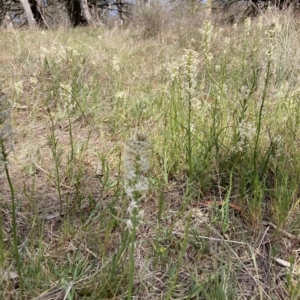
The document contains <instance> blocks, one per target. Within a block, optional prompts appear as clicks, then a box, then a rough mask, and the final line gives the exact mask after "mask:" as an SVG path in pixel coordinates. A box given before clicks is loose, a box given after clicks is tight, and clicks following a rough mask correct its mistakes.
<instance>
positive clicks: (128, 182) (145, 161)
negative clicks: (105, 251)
mask: <svg viewBox="0 0 300 300" xmlns="http://www.w3.org/2000/svg"><path fill="white" fill-rule="evenodd" d="M149 154H150V143H149V142H148V140H147V137H146V136H145V135H142V134H137V135H136V137H135V138H133V139H132V140H129V141H128V142H127V143H126V153H125V157H124V181H125V182H124V183H125V192H126V194H127V196H128V197H129V198H130V201H131V202H130V204H129V207H128V209H127V211H128V213H129V216H130V218H131V219H132V217H133V216H134V215H136V217H137V218H138V219H140V218H142V216H143V212H142V211H138V205H139V202H140V201H141V200H142V199H143V198H144V197H145V196H146V193H147V191H148V189H149V182H148V179H147V178H146V176H145V175H146V173H147V171H148V170H149V167H150V165H149ZM126 226H127V228H128V229H129V230H131V229H132V221H131V220H127V221H126Z"/></svg>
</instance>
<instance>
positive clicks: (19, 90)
mask: <svg viewBox="0 0 300 300" xmlns="http://www.w3.org/2000/svg"><path fill="white" fill-rule="evenodd" d="M14 90H15V92H16V94H17V95H18V96H21V95H22V94H23V92H24V91H23V81H22V80H20V81H17V82H15V84H14Z"/></svg>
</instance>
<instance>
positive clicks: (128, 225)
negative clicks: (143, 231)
mask: <svg viewBox="0 0 300 300" xmlns="http://www.w3.org/2000/svg"><path fill="white" fill-rule="evenodd" d="M125 223H126V229H128V230H129V231H130V232H131V231H132V229H133V224H132V221H131V220H126V221H125Z"/></svg>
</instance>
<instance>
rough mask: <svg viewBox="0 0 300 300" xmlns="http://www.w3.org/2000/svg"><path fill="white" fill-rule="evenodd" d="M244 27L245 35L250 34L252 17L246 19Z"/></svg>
mask: <svg viewBox="0 0 300 300" xmlns="http://www.w3.org/2000/svg"><path fill="white" fill-rule="evenodd" d="M244 28H245V36H248V35H249V34H250V29H251V18H246V19H245V21H244Z"/></svg>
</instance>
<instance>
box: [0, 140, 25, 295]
mask: <svg viewBox="0 0 300 300" xmlns="http://www.w3.org/2000/svg"><path fill="white" fill-rule="evenodd" d="M0 146H1V153H2V155H3V161H4V169H5V175H6V179H7V182H8V185H9V189H10V196H11V209H12V233H13V251H14V255H15V260H16V264H17V272H18V276H19V285H20V293H21V299H24V295H23V291H24V288H23V286H24V285H23V277H22V271H21V269H22V267H21V259H20V254H19V249H18V236H17V218H16V203H15V190H14V187H13V184H12V181H11V178H10V175H9V170H8V163H7V161H8V160H7V159H8V155H7V152H6V151H5V145H4V142H3V140H2V139H1V138H0Z"/></svg>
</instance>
